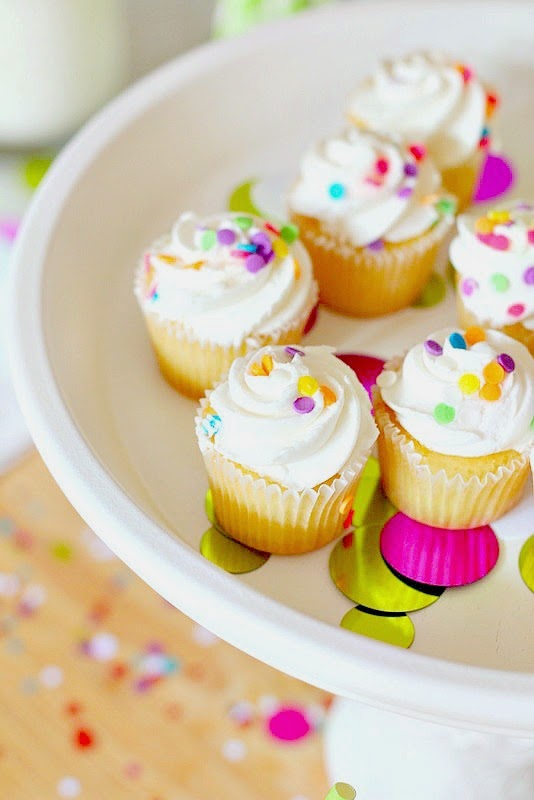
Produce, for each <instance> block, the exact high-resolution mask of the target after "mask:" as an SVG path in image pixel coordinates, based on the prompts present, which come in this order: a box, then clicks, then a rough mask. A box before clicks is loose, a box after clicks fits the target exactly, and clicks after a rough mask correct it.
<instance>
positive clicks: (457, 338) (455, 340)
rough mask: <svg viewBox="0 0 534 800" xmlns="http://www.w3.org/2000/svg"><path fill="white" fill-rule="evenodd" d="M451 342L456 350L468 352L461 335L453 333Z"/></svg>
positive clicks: (450, 338) (450, 337)
mask: <svg viewBox="0 0 534 800" xmlns="http://www.w3.org/2000/svg"><path fill="white" fill-rule="evenodd" d="M449 342H450V343H451V345H452V347H454V349H455V350H467V345H466V343H465V339H464V337H463V336H462V334H461V333H451V335H450V336H449Z"/></svg>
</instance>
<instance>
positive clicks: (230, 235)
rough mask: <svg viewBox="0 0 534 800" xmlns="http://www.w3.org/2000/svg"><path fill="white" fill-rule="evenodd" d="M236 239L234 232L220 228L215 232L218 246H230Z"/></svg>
mask: <svg viewBox="0 0 534 800" xmlns="http://www.w3.org/2000/svg"><path fill="white" fill-rule="evenodd" d="M236 238H237V237H236V234H235V232H234V231H233V230H231V229H230V228H220V230H218V231H217V241H218V242H219V244H223V245H227V246H228V245H232V244H234V242H235V240H236Z"/></svg>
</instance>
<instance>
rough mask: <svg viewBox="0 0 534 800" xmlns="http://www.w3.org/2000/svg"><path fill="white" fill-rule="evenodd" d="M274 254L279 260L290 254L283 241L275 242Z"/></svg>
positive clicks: (276, 240) (277, 240)
mask: <svg viewBox="0 0 534 800" xmlns="http://www.w3.org/2000/svg"><path fill="white" fill-rule="evenodd" d="M273 250H274V254H275V256H276V257H277V258H285V257H286V256H287V254H288V253H289V249H288V246H287V244H286V243H285V242H284V241H283V240H282V239H275V240H274V242H273Z"/></svg>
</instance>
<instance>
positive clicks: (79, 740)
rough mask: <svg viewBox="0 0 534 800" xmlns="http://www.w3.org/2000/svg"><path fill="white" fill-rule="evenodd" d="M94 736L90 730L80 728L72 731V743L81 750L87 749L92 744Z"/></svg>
mask: <svg viewBox="0 0 534 800" xmlns="http://www.w3.org/2000/svg"><path fill="white" fill-rule="evenodd" d="M94 741H95V738H94V734H93V733H92V731H90V730H88V729H87V728H80V729H79V730H77V731H75V733H74V744H75V745H76V747H79V748H80V749H81V750H87V749H88V748H90V747H92V746H93V744H94Z"/></svg>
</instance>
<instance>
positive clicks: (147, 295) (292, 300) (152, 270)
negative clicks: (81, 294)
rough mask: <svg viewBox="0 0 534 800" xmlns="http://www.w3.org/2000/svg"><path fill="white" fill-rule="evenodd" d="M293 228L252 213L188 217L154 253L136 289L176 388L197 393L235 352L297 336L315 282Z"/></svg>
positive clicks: (165, 370)
mask: <svg viewBox="0 0 534 800" xmlns="http://www.w3.org/2000/svg"><path fill="white" fill-rule="evenodd" d="M297 234H298V231H296V229H295V228H294V226H292V225H285V226H284V227H282V228H281V229H279V228H277V227H276V226H274V225H272V224H271V223H269V222H266V221H264V220H261V219H258V218H256V217H252V216H250V215H248V214H216V215H213V216H209V217H205V218H202V219H199V218H198V217H196V216H194V215H193V214H183V215H182V216H181V217H180V218H179V220H178V222H177V223H176V224H175V226H174V228H173V230H172V232H171V234H170V235H167V236H164V237H162V238H161V239H159V240H158V241H156V242H155V243H154V244H153V245H152V246H151V247H150V248H149V249H148V251H147V252H146V253H145V254H144V257H143V259H142V261H141V263H140V265H139V267H138V269H137V273H136V280H135V294H136V296H137V299H138V301H139V304H140V306H141V310H142V312H143V314H144V317H145V321H146V324H147V327H148V332H149V335H150V339H151V341H152V345H153V347H154V351H155V354H156V357H157V360H158V363H159V366H160V369H161V372H162V373H163V375H164V376H165V378H166V379H167V380H168V382H169V383H170V384H171V385H172V386H174V387H175V388H176V389H178V390H179V391H181V392H183V394H185V395H188V396H189V397H195V398H198V397H200V396H201V394H202V393H203V392H204V391H205V390H206V389H207V388H210V387H211V386H213V385H214V384H215V383H216V382H217V381H218V380H220V378H221V377H222V376H223V375H224V374H226V372H227V371H228V369H229V367H230V364H231V363H232V361H233V360H234V359H235V358H237V357H238V356H242V355H244V354H245V353H246V352H248V351H249V350H251V349H255V348H257V347H260V346H262V345H264V344H268V343H273V344H280V343H282V344H283V343H286V342H298V341H299V340H300V337H301V335H302V333H303V330H304V328H305V325H306V322H307V320H308V318H309V316H310V313H311V312H312V310H313V308H314V306H315V304H316V303H317V287H316V283H315V281H314V279H313V274H312V268H311V263H310V259H309V256H308V254H307V253H306V251H305V249H304V247H303V246H302V245H301V244H300V242H299V241H298V239H297Z"/></svg>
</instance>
